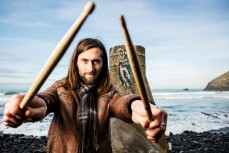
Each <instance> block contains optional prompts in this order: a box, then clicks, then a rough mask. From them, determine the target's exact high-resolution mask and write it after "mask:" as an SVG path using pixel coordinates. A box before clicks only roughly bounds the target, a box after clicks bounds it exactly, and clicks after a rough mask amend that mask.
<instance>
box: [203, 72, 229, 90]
mask: <svg viewBox="0 0 229 153" xmlns="http://www.w3.org/2000/svg"><path fill="white" fill-rule="evenodd" d="M204 90H207V91H229V71H228V72H226V73H224V74H222V75H220V76H218V77H216V78H215V79H213V80H212V81H210V82H209V83H208V85H207V86H206V88H205V89H204Z"/></svg>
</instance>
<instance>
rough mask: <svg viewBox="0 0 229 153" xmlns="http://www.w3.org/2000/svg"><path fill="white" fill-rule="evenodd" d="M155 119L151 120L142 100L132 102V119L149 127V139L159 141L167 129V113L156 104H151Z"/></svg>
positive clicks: (147, 131)
mask: <svg viewBox="0 0 229 153" xmlns="http://www.w3.org/2000/svg"><path fill="white" fill-rule="evenodd" d="M150 106H151V111H152V116H153V121H151V122H149V121H148V119H147V114H146V111H145V108H144V105H143V103H142V101H141V100H135V101H133V102H132V103H131V109H132V120H133V122H134V123H137V124H141V126H142V127H143V128H147V130H146V134H147V138H148V139H149V140H152V141H153V142H158V140H159V139H160V137H161V136H162V135H163V133H164V132H165V130H166V124H167V113H166V112H165V111H164V110H162V109H160V108H158V107H157V106H155V105H150Z"/></svg>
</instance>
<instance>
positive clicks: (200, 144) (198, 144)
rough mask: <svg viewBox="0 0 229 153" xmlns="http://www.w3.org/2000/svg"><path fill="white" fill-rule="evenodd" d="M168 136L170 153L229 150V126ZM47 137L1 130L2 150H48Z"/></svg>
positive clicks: (224, 152) (203, 152)
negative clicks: (8, 132)
mask: <svg viewBox="0 0 229 153" xmlns="http://www.w3.org/2000/svg"><path fill="white" fill-rule="evenodd" d="M167 137H168V143H169V146H170V148H169V152H170V153H195V152H202V153H205V152H206V153H209V152H211V153H214V152H215V153H216V152H217V153H218V152H220V153H227V151H228V150H229V127H225V128H222V129H218V130H211V131H205V132H200V133H197V132H193V131H184V132H182V133H181V134H172V133H170V134H169V136H167ZM46 144H47V137H46V136H32V135H24V134H5V133H3V132H2V131H0V152H1V153H8V152H14V153H17V152H18V153H19V152H21V153H22V152H23V153H25V152H33V153H45V152H46Z"/></svg>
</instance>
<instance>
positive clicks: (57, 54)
mask: <svg viewBox="0 0 229 153" xmlns="http://www.w3.org/2000/svg"><path fill="white" fill-rule="evenodd" d="M94 8H95V4H94V3H93V2H89V3H87V5H86V6H85V8H84V10H83V12H82V13H81V15H80V16H79V18H78V19H77V20H76V21H75V22H74V23H73V25H72V26H71V27H70V28H69V30H68V31H67V33H66V34H65V35H64V37H63V38H62V39H61V41H60V42H59V43H58V45H57V46H56V48H55V49H54V50H53V52H52V54H51V56H50V57H49V59H48V60H47V62H46V64H45V65H44V67H43V68H42V70H41V72H40V73H39V75H38V76H37V78H36V80H35V81H34V83H33V84H32V86H31V87H30V89H29V91H28V92H27V94H26V95H25V97H24V98H23V100H22V102H21V104H20V108H21V109H25V108H26V106H28V104H29V102H30V101H31V100H32V99H33V97H34V96H35V95H36V93H37V92H38V91H39V89H40V88H41V86H42V85H43V83H44V82H45V80H46V79H47V78H48V76H49V75H50V73H51V72H52V71H53V69H54V68H55V66H56V65H57V63H58V62H59V61H60V59H61V58H62V56H63V55H64V53H65V52H66V50H67V49H68V47H69V46H70V44H71V42H72V41H73V39H74V37H75V36H76V34H77V33H78V31H79V29H80V28H81V26H82V24H83V23H84V21H85V20H86V18H87V17H88V15H89V14H90V13H92V12H93V10H94Z"/></svg>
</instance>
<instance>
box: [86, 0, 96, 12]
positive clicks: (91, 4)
mask: <svg viewBox="0 0 229 153" xmlns="http://www.w3.org/2000/svg"><path fill="white" fill-rule="evenodd" d="M94 8H95V3H94V2H88V3H87V4H86V6H85V8H84V10H85V11H86V12H87V13H88V14H91V13H92V11H93V10H94Z"/></svg>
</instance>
